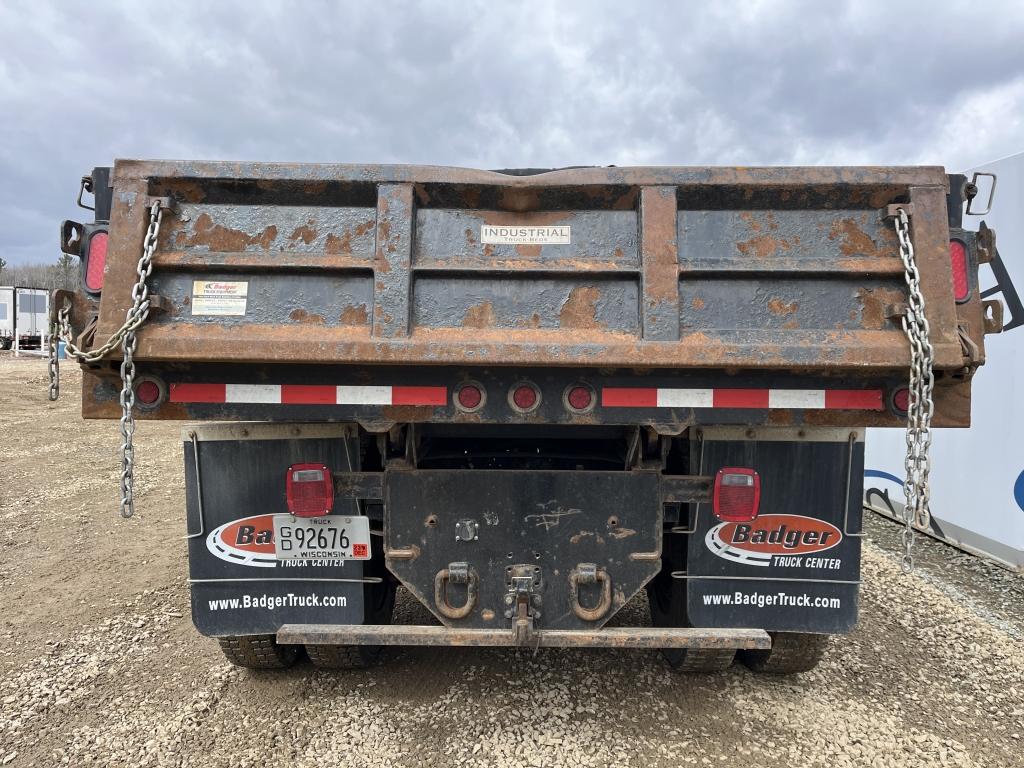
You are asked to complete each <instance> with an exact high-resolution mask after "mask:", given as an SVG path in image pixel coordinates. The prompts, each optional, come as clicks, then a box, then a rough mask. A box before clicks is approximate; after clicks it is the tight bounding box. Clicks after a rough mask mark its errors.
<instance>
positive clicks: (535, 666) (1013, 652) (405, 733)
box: [0, 356, 1024, 768]
mask: <svg viewBox="0 0 1024 768" xmlns="http://www.w3.org/2000/svg"><path fill="white" fill-rule="evenodd" d="M62 375H63V383H64V392H63V395H62V398H61V400H60V401H59V402H58V403H56V404H54V403H49V402H48V401H47V400H46V394H45V365H44V364H43V363H41V362H40V361H38V360H15V359H13V358H11V357H10V356H5V357H2V358H0V426H2V430H3V436H4V442H5V449H4V462H3V467H4V474H3V478H2V480H0V519H3V520H4V521H5V523H6V524H5V525H4V527H3V532H2V533H0V601H2V604H3V605H4V606H5V607H7V610H6V611H4V615H3V619H2V620H0V666H2V677H0V765H3V766H59V765H70V766H83V765H86V766H87V765H103V766H106V765H131V766H178V765H185V766H203V767H204V768H216V767H217V766H232V767H237V766H266V765H294V766H319V765H352V766H370V765H373V766H442V765H455V764H459V765H468V766H555V765H569V766H577V765H579V766H606V765H645V766H678V765H702V766H706V765H729V766H774V765H785V766H794V767H795V766H826V765H827V766H853V765H856V766H934V765H955V766H979V767H980V766H985V767H986V768H987V767H989V766H999V767H1002V766H1016V765H1024V741H1022V735H1024V650H1022V644H1021V639H1022V634H1024V611H1022V607H1024V579H1022V578H1021V577H1019V576H1015V575H1012V574H1009V573H1007V572H1005V571H1001V570H999V569H998V568H995V567H993V566H989V565H987V564H985V563H983V562H981V561H979V560H977V559H974V558H971V557H968V556H966V555H962V554H960V553H958V552H956V551H955V550H952V549H950V548H948V547H945V546H944V545H941V544H938V543H936V542H931V541H922V542H920V543H919V546H918V552H919V562H920V569H919V570H918V571H917V572H916V573H915V574H914V575H913V576H910V577H907V576H904V575H903V574H902V573H901V572H900V570H899V567H898V565H897V561H896V557H895V547H896V541H897V539H896V535H895V534H896V531H895V526H893V525H892V524H891V523H888V522H886V521H882V520H880V519H877V518H873V517H872V518H871V519H870V520H869V533H870V537H869V540H868V542H867V544H866V546H865V552H864V587H863V590H862V593H861V622H860V625H859V628H858V629H857V630H856V632H854V633H853V634H852V635H850V636H848V637H844V638H839V639H838V640H835V641H834V642H833V646H832V648H831V650H830V653H829V655H828V656H827V657H826V660H825V661H824V662H823V663H822V664H821V665H820V666H819V668H818V669H817V670H815V671H814V672H812V673H808V674H804V675H798V676H793V677H789V678H771V677H766V676H755V675H753V674H751V673H750V672H748V671H746V670H745V669H744V668H743V667H740V666H735V667H733V668H732V669H731V670H730V671H728V672H726V673H724V674H720V675H710V676H702V675H692V676H679V675H675V674H673V673H671V672H670V671H668V670H667V668H666V667H665V666H664V665H663V664H662V662H661V661H660V659H659V658H658V657H657V656H656V655H655V654H653V653H646V652H641V653H636V652H624V651H623V652H620V651H605V650H593V651H571V650H545V651H541V652H540V653H538V654H537V655H536V656H533V655H531V654H530V653H523V652H516V651H512V650H506V649H494V650H486V649H409V650H405V651H396V652H393V653H392V654H391V656H390V657H389V658H388V660H387V662H386V663H385V664H384V665H383V666H382V667H379V668H377V669H376V670H373V671H371V672H359V673H356V672H352V673H347V672H338V673H326V672H320V671H314V669H313V668H312V667H311V666H309V665H308V664H304V665H299V666H297V667H296V668H294V669H292V670H289V671H288V672H285V673H279V674H259V673H252V672H246V671H240V670H236V669H234V668H232V667H230V666H229V665H228V664H226V663H225V662H224V660H223V657H222V656H221V655H220V652H219V650H218V649H217V647H216V644H215V643H214V642H213V641H210V640H207V639H204V638H202V637H200V636H199V635H197V634H196V633H195V632H194V630H193V629H192V626H191V620H190V618H189V608H188V588H187V584H186V582H185V574H186V562H185V545H184V541H183V540H182V535H183V533H184V530H183V524H184V523H183V514H182V509H183V492H184V491H183V483H182V477H181V470H180V451H181V448H180V442H179V428H180V425H179V424H176V423H165V424H159V423H142V424H141V425H140V427H139V431H138V433H137V445H138V447H137V457H138V474H137V476H136V483H137V491H136V495H137V508H138V511H139V512H138V514H137V516H136V517H135V518H134V519H132V520H129V521H122V520H120V519H119V518H118V517H117V499H116V488H117V481H116V478H117V469H118V464H117V449H118V445H119V435H118V430H117V423H116V422H112V421H104V422H84V421H83V420H82V419H81V418H80V415H79V392H78V391H77V389H78V387H79V383H80V378H79V376H78V374H77V373H76V371H75V370H74V369H73V368H72V367H71V366H67V365H66V366H65V367H64V370H63V371H62ZM399 599H400V605H399V616H400V620H401V621H403V622H406V623H414V622H419V621H422V620H424V618H425V616H424V611H423V609H422V608H421V607H420V606H418V605H417V604H415V603H414V602H413V601H412V600H410V599H409V597H408V595H402V594H400V598H399ZM627 611H629V612H630V614H631V615H630V617H629V618H631V619H632V620H636V621H641V622H642V621H645V620H646V617H647V604H646V601H645V600H643V599H641V600H637V601H634V603H632V604H631V605H630V606H628V607H627Z"/></svg>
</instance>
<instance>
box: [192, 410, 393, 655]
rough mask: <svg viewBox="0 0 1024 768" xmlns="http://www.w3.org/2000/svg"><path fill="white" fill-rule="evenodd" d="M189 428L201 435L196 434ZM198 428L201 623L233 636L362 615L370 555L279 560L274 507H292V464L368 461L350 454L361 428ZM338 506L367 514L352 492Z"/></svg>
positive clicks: (197, 610) (337, 465)
mask: <svg viewBox="0 0 1024 768" xmlns="http://www.w3.org/2000/svg"><path fill="white" fill-rule="evenodd" d="M189 431H190V432H192V433H195V435H196V440H195V442H194V443H193V441H192V438H191V436H190V434H189ZM189 431H187V432H186V434H185V446H184V448H185V490H186V500H187V510H188V532H189V539H188V554H189V576H190V582H191V588H192V621H193V623H194V624H195V626H196V628H197V629H198V630H199V631H200V632H201V633H202V634H204V635H207V636H211V637H225V636H238V635H260V634H273V633H275V632H277V630H278V629H279V628H280V627H281V626H282V625H283V624H295V623H303V624H317V623H324V624H361V623H362V622H363V604H364V585H363V584H362V582H361V579H362V575H363V564H362V563H361V562H359V561H329V562H325V563H315V562H303V561H294V560H293V561H278V560H277V559H275V557H274V541H273V524H272V518H273V515H275V514H281V513H286V512H287V507H286V503H285V473H286V470H287V468H288V467H289V466H290V465H292V464H297V463H307V462H308V463H323V464H326V465H327V466H328V467H330V468H332V469H334V470H339V471H340V470H351V469H358V466H355V467H353V466H351V465H350V464H349V461H350V460H349V458H348V457H350V456H351V457H353V460H355V461H356V464H358V459H357V458H356V457H358V456H359V451H358V443H357V442H356V440H355V439H354V430H353V428H352V427H350V426H348V425H303V426H301V427H300V426H295V425H272V424H210V425H203V426H194V427H190V428H189ZM195 448H198V457H199V471H198V473H197V472H196V460H195V459H196V456H195V452H194V449H195ZM200 489H201V496H202V499H201V501H202V504H201V505H200ZM334 511H335V513H336V514H349V515H353V514H357V512H356V509H355V506H354V502H352V501H348V500H344V499H338V500H336V502H335V510H334ZM379 541H380V540H379V539H376V540H375V541H374V542H373V543H372V544H371V546H372V545H373V544H378V545H379ZM377 554H378V553H374V555H375V556H376V555H377Z"/></svg>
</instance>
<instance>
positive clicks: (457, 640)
mask: <svg viewBox="0 0 1024 768" xmlns="http://www.w3.org/2000/svg"><path fill="white" fill-rule="evenodd" d="M277 641H278V642H279V643H286V644H300V643H309V644H316V645H434V646H437V645H444V646H466V647H477V646H502V647H515V646H516V645H517V643H516V640H515V637H514V635H513V634H512V632H511V631H510V630H507V629H506V630H494V629H451V628H449V627H438V626H429V625H425V626H415V625H399V624H376V625H373V624H349V625H345V624H285V625H284V626H282V627H281V629H279V630H278V632H277ZM771 644H772V643H771V638H770V637H769V635H768V633H767V632H765V631H764V630H761V629H698V628H683V629H676V628H662V627H611V628H608V629H601V630H597V631H592V630H559V629H541V630H537V631H536V632H535V634H534V636H533V639H532V641H531V643H530V647H531V648H532V647H539V648H638V649H640V648H648V649H660V648H754V649H768V648H771Z"/></svg>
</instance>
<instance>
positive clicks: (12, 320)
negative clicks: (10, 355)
mask: <svg viewBox="0 0 1024 768" xmlns="http://www.w3.org/2000/svg"><path fill="white" fill-rule="evenodd" d="M49 324H50V292H49V291H48V290H47V289H45V288H24V287H16V286H2V287H0V349H14V350H15V351H19V350H23V349H39V350H41V349H42V348H43V347H44V346H45V342H46V337H47V334H48V333H49Z"/></svg>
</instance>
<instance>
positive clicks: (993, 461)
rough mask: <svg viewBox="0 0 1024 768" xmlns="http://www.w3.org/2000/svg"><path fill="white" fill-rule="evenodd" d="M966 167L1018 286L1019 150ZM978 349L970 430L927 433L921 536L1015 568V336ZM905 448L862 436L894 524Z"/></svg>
mask: <svg viewBox="0 0 1024 768" xmlns="http://www.w3.org/2000/svg"><path fill="white" fill-rule="evenodd" d="M973 170H976V171H981V172H989V173H994V174H996V175H997V178H998V182H997V195H996V200H995V206H994V208H993V209H992V212H991V213H990V214H988V215H986V216H985V217H984V218H985V220H986V223H988V224H989V226H991V227H992V229H994V230H995V231H996V232H997V234H998V239H997V243H998V246H999V252H1000V255H1001V256H1002V259H1003V263H1004V265H1005V267H1006V268H1007V270H1008V271H1009V273H1010V276H1011V277H1017V278H1018V283H1017V284H1018V285H1020V284H1021V283H1020V279H1021V278H1024V264H1022V262H1021V259H1022V257H1024V219H1022V218H1021V216H1020V211H1021V210H1022V209H1024V153H1021V154H1018V155H1013V156H1012V157H1007V158H1004V159H1003V160H997V161H995V162H993V163H989V164H987V165H984V166H981V167H979V168H976V169H973ZM981 275H982V277H981V279H982V281H983V282H982V288H983V289H984V288H986V287H987V286H988V285H991V284H993V283H994V282H995V281H994V280H993V279H992V278H991V276H990V275H989V274H988V270H987V269H985V268H984V267H982V269H981ZM986 278H987V282H986ZM983 292H984V291H983ZM1011 319H1019V318H1011ZM1011 319H1007V321H1006V322H1010V321H1011ZM985 347H986V350H985V351H986V363H985V371H984V375H983V376H979V377H977V378H976V379H975V380H974V390H973V393H972V398H971V399H972V402H971V428H970V429H965V430H958V429H944V430H937V431H935V432H933V443H932V450H931V455H932V465H931V466H932V470H931V491H932V495H931V510H932V522H931V528H930V530H929V531H928V533H929V534H931V535H932V536H935V537H936V538H939V539H941V540H943V541H946V542H948V543H950V544H952V545H954V546H957V547H960V548H961V549H963V550H965V551H968V552H972V553H974V554H978V555H980V556H982V557H986V558H989V559H991V560H994V561H996V562H998V563H999V564H1001V565H1003V566H1005V567H1007V568H1010V569H1012V570H1015V571H1018V572H1024V452H1022V451H1020V450H1018V449H1017V447H1016V441H1015V439H1014V437H1013V435H1014V432H1015V430H1016V429H1018V428H1019V427H1020V426H1021V425H1022V424H1024V397H1022V395H1024V389H1022V386H1024V332H1022V330H1021V329H1017V330H1015V331H1011V332H1009V333H1003V334H998V335H993V336H988V337H987V338H986V339H985ZM905 449H906V443H905V442H904V437H903V433H902V431H899V430H894V429H874V430H868V438H867V451H866V456H865V464H864V466H865V472H864V504H865V506H866V507H867V508H868V509H872V510H874V511H876V512H880V513H882V514H885V515H888V516H890V517H896V518H899V519H902V513H903V486H902V483H903V477H904V471H903V454H904V451H905Z"/></svg>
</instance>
